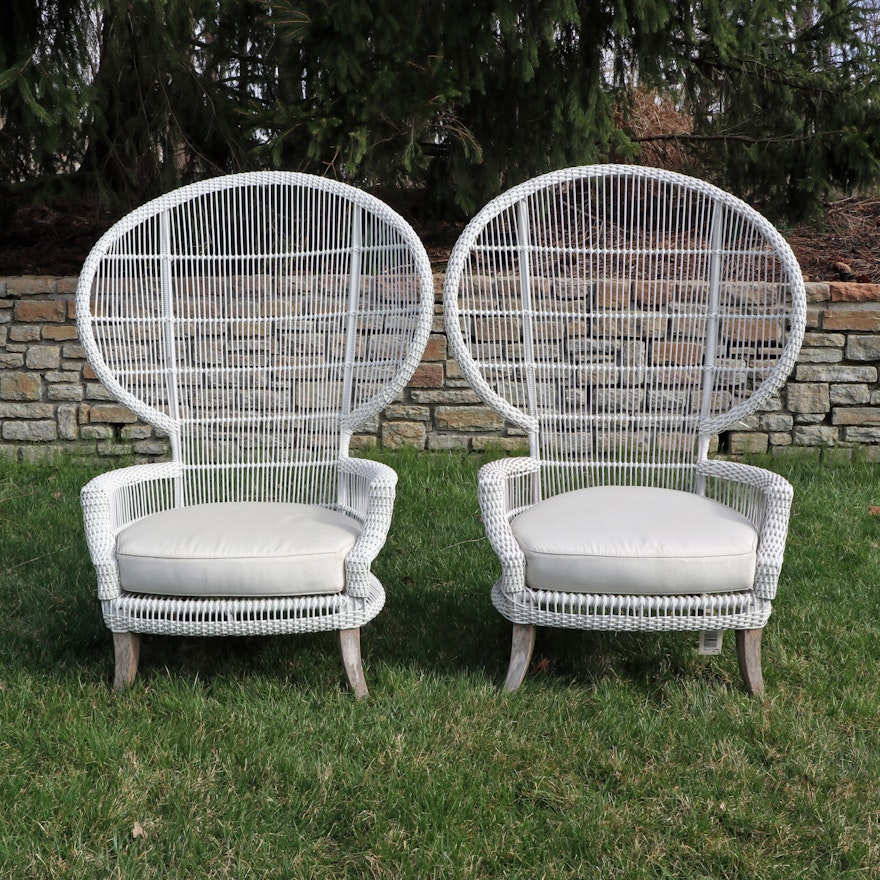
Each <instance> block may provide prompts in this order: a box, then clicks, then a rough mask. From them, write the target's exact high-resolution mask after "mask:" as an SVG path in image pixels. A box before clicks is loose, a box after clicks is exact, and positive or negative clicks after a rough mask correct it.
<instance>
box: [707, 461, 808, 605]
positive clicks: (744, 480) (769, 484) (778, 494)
mask: <svg viewBox="0 0 880 880" xmlns="http://www.w3.org/2000/svg"><path fill="white" fill-rule="evenodd" d="M697 473H698V475H700V476H703V477H706V478H708V479H707V480H706V496H707V497H709V498H712V499H714V500H715V501H718V502H720V503H721V504H725V505H727V506H728V507H731V508H733V509H734V510H736V511H738V512H739V513H741V514H742V515H743V516H745V517H746V518H747V519H748V520H750V521H751V523H752V524H753V525H754V526H755V528H756V529H757V530H758V566H757V571H756V573H755V593H756V595H757V596H759V597H760V598H762V599H768V600H772V599H774V598H775V597H776V587H777V583H778V581H779V573H780V571H781V569H782V560H783V556H784V553H785V540H786V537H787V536H788V520H789V516H790V514H791V501H792V498H793V496H794V490H793V489H792V486H791V484H790V483H789V482H788V480H786V479H785V478H784V477H781V476H780V475H779V474H774V473H773V472H772V471H768V470H765V469H764V468H759V467H755V466H753V465H747V464H742V463H741V462H730V461H717V460H712V461H702V462H699V463H698V465H697Z"/></svg>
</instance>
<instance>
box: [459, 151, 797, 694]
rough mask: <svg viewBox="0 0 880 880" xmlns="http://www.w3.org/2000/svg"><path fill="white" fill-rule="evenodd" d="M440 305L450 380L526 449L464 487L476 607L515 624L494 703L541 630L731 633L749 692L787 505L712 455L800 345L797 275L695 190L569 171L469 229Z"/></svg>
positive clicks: (762, 227)
mask: <svg viewBox="0 0 880 880" xmlns="http://www.w3.org/2000/svg"><path fill="white" fill-rule="evenodd" d="M444 301H445V310H446V321H447V330H448V335H449V340H450V342H451V347H452V351H453V352H454V355H455V357H456V358H457V359H458V361H459V362H460V364H461V368H462V370H463V372H464V374H465V376H466V377H467V378H468V380H469V381H470V382H471V384H472V385H473V387H474V388H475V389H476V390H477V391H478V392H479V394H480V395H481V397H482V398H483V400H484V401H485V402H486V403H487V404H488V405H489V406H491V407H493V408H494V409H496V410H497V411H498V412H499V413H501V414H502V415H503V416H505V418H506V419H508V420H509V422H510V423H512V424H513V425H515V426H518V427H519V428H521V429H522V430H523V431H524V432H525V433H526V435H527V436H528V442H529V449H530V455H529V457H525V458H517V457H514V458H508V459H504V460H501V461H497V462H493V463H491V464H488V465H486V466H484V467H483V468H482V470H481V472H480V477H479V496H480V505H481V508H482V513H483V519H484V522H485V527H486V532H487V535H488V538H489V541H490V543H491V545H492V547H493V549H494V550H495V552H496V553H497V554H498V556H499V558H500V561H501V578H500V579H499V581H498V582H497V583H496V584H495V587H494V589H493V592H492V598H493V602H494V603H495V606H496V607H497V609H498V610H499V611H500V612H501V614H502V615H503V616H504V617H506V618H507V619H508V620H510V621H512V622H513V624H514V635H513V649H512V653H511V661H510V667H509V670H508V676H507V687H508V689H510V690H514V689H516V688H517V687H519V685H520V683H521V682H522V680H523V678H524V676H525V674H526V671H527V669H528V665H529V662H530V658H531V654H532V649H533V647H534V641H535V627H536V625H540V626H556V627H570V628H578V629H597V630H628V631H633V630H635V631H638V630H642V631H644V630H654V631H657V630H660V631H667V630H694V631H703V632H706V633H712V634H713V635H715V634H718V633H719V632H720V631H721V630H725V629H734V630H736V631H737V648H738V656H739V663H740V670H741V673H742V676H743V679H744V681H745V685H746V687H747V688H748V689H749V690H750V691H752V692H760V691H761V690H762V689H763V681H762V675H761V659H760V646H761V628H762V627H763V626H764V624H765V623H766V622H767V619H768V617H769V615H770V610H771V601H772V600H773V598H774V596H775V594H776V588H777V580H778V577H779V571H780V566H781V564H782V557H783V550H784V546H785V538H786V533H787V529H788V516H789V509H790V505H791V497H792V490H791V487H790V485H789V484H788V483H787V482H786V481H785V480H784V479H782V478H781V477H780V476H778V475H776V474H773V473H771V472H768V471H766V470H763V469H760V468H757V467H754V466H749V465H746V464H743V463H737V462H732V461H722V460H710V459H709V457H708V455H709V452H710V449H711V448H712V446H713V438H715V437H716V436H717V435H719V434H722V433H723V432H724V431H725V430H727V429H729V428H731V427H732V426H734V425H735V424H736V423H737V422H739V421H740V420H741V419H744V418H745V417H747V416H748V415H749V414H751V413H754V412H755V410H756V409H758V407H760V406H762V405H767V404H770V398H771V395H772V394H773V393H774V392H775V391H777V389H779V388H780V386H781V385H782V384H783V382H784V380H785V378H786V376H787V375H788V373H789V371H790V370H791V368H792V366H793V365H794V362H795V359H796V357H797V353H798V350H799V348H800V344H801V340H802V338H803V332H804V324H805V319H806V305H805V293H804V286H803V279H802V277H801V272H800V269H799V267H798V264H797V262H796V260H795V258H794V256H793V254H792V252H791V249H790V248H789V247H788V245H787V244H786V242H785V241H784V240H783V239H782V237H781V236H780V235H779V234H778V232H777V231H776V230H775V229H774V228H773V227H772V226H771V225H770V223H768V222H767V221H766V220H765V219H764V218H763V217H761V216H760V215H759V214H758V213H757V212H755V211H754V210H752V209H751V208H750V207H748V206H747V205H746V204H744V203H743V202H741V201H740V200H738V199H736V198H734V197H732V196H730V195H729V194H727V193H725V192H723V191H721V190H719V189H717V188H716V187H713V186H710V185H708V184H706V183H704V182H702V181H698V180H695V179H693V178H689V177H685V176H682V175H679V174H672V173H667V172H664V171H659V170H655V169H649V168H643V167H637V166H615V165H605V166H601V165H598V166H592V167H584V168H572V169H568V170H564V171H559V172H554V173H551V174H547V175H544V176H542V177H538V178H536V179H534V180H531V181H528V182H527V183H524V184H522V185H520V186H518V187H516V188H514V189H512V190H510V191H509V192H507V193H505V194H502V195H501V196H499V197H498V198H496V199H494V200H493V201H492V202H490V203H489V204H488V205H487V206H486V207H485V208H484V209H483V210H482V211H481V212H480V213H479V214H478V215H477V216H476V217H475V218H474V219H473V220H472V222H471V223H470V224H469V225H468V227H467V228H466V229H465V231H464V232H463V233H462V235H461V237H460V238H459V240H458V242H457V244H456V246H455V249H454V250H453V253H452V257H451V259H450V262H449V266H448V271H447V276H446V286H445V294H444ZM704 647H706V646H705V645H704Z"/></svg>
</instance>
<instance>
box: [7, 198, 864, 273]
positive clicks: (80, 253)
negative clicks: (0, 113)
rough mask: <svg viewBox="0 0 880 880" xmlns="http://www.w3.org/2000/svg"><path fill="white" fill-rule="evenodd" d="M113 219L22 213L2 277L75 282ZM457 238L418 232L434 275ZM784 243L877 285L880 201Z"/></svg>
mask: <svg viewBox="0 0 880 880" xmlns="http://www.w3.org/2000/svg"><path fill="white" fill-rule="evenodd" d="M114 219H116V218H114V217H113V216H111V215H110V214H108V213H107V212H105V211H100V210H97V209H96V208H95V207H94V206H93V205H89V204H88V203H84V202H63V201H56V202H54V203H53V204H51V205H42V206H37V207H30V208H26V209H23V210H20V211H18V213H17V214H16V215H15V217H14V218H13V221H12V223H11V225H10V226H9V228H8V229H7V230H6V232H5V233H0V276H3V275H76V274H78V272H79V271H80V269H81V268H82V264H83V261H84V260H85V258H86V256H87V255H88V252H89V250H90V249H91V247H92V245H93V244H94V243H95V242H96V241H97V240H98V238H99V237H100V236H101V234H102V233H103V232H104V231H105V230H106V229H108V228H109V227H110V225H111V224H112V222H113V221H114ZM460 231H461V226H458V225H455V224H435V225H432V226H424V227H420V228H419V229H418V232H419V233H420V235H421V236H422V238H423V240H424V241H425V244H426V247H427V249H428V253H429V256H430V258H431V263H432V265H434V266H435V267H436V268H438V269H439V268H442V267H443V266H444V264H445V262H446V260H447V259H448V256H449V250H450V249H451V247H452V245H453V243H454V241H455V238H456V236H457V234H458V233H459V232H460ZM786 238H787V239H788V241H789V242H790V244H791V246H792V248H793V250H794V252H795V255H796V256H797V258H798V260H799V261H800V264H801V268H802V269H803V272H804V275H805V276H807V277H808V278H809V279H811V280H813V281H838V280H841V281H862V282H873V283H880V197H876V196H874V197H869V196H853V197H851V198H847V199H841V200H839V201H836V202H832V203H830V204H829V205H828V207H827V210H826V213H825V216H824V217H823V218H822V219H821V220H820V221H819V222H816V223H811V224H802V225H800V226H797V227H795V228H794V229H791V230H789V231H787V232H786Z"/></svg>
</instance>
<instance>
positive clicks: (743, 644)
mask: <svg viewBox="0 0 880 880" xmlns="http://www.w3.org/2000/svg"><path fill="white" fill-rule="evenodd" d="M762 632H763V630H762V629H738V630H737V631H736V657H737V660H739V672H740V675H742V679H743V684H745V686H746V690H747V691H748V692H749V693H750V694H754V695H755V696H761V695H762V694H763V693H764V677H763V675H761V633H762Z"/></svg>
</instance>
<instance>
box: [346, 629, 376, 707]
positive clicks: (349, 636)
mask: <svg viewBox="0 0 880 880" xmlns="http://www.w3.org/2000/svg"><path fill="white" fill-rule="evenodd" d="M339 643H340V645H341V646H342V663H343V665H344V666H345V674H346V675H347V676H348V683H349V684H350V685H351V689H352V690H353V691H354V695H355V698H356V699H358V700H361V699H363V698H364V697H366V696H368V695H369V691H368V690H367V681H366V679H365V678H364V667H363V664H362V663H361V631H360V628H359V627H358V628H355V629H341V630H339Z"/></svg>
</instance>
